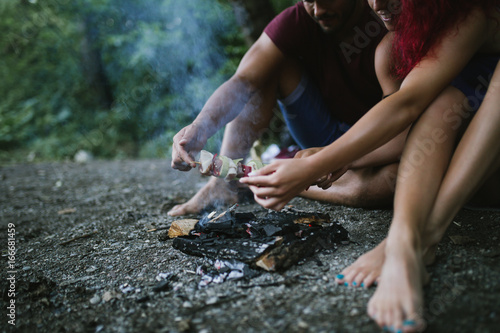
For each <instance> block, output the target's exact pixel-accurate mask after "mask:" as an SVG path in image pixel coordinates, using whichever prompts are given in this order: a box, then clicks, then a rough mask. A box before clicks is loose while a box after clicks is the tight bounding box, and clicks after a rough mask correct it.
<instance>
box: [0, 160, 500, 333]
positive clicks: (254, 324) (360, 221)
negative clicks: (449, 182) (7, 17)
mask: <svg viewBox="0 0 500 333" xmlns="http://www.w3.org/2000/svg"><path fill="white" fill-rule="evenodd" d="M205 181H206V178H202V177H201V176H199V175H198V174H197V172H194V171H193V172H190V173H180V172H176V171H174V170H171V169H170V167H169V162H168V161H165V160H147V161H114V162H107V161H94V162H90V163H87V164H74V163H54V164H24V165H15V166H4V167H1V168H0V190H1V192H0V193H1V197H0V200H1V211H0V220H1V229H0V234H1V236H2V242H3V245H2V262H3V267H2V271H1V277H0V281H1V284H0V287H1V288H2V292H3V297H2V306H1V307H2V313H3V315H2V317H1V323H0V327H1V331H5V332H10V331H14V330H15V331H20V332H362V333H363V332H377V331H378V328H377V327H376V325H375V324H374V323H373V322H371V321H370V320H369V319H368V317H367V316H366V315H365V308H366V304H367V301H368V299H369V298H370V296H371V295H372V294H373V292H374V289H373V288H371V289H368V290H362V289H354V288H349V287H343V286H337V285H336V284H335V283H334V277H335V276H336V274H338V272H339V271H340V270H341V269H342V268H344V267H345V266H347V265H349V264H350V263H351V262H353V261H354V260H355V259H356V258H357V257H358V256H359V255H361V254H362V253H363V252H365V251H367V250H368V249H370V248H372V247H374V246H375V245H376V244H377V243H378V242H379V241H381V240H382V239H383V237H384V235H385V233H386V232H387V229H388V225H389V222H390V219H391V214H392V212H391V211H390V210H363V209H352V208H346V207H334V206H329V205H325V204H321V203H318V202H313V201H308V200H304V199H294V200H293V201H292V204H293V205H294V206H295V207H296V208H299V209H306V210H316V211H319V212H325V213H329V214H330V216H331V217H332V219H333V220H337V221H339V222H341V223H342V225H343V226H344V227H345V228H346V229H347V230H348V231H349V233H350V237H351V241H352V243H351V244H349V245H345V246H341V247H340V248H339V249H338V250H337V251H336V252H330V253H328V252H321V253H317V254H316V255H314V256H313V257H312V258H310V259H308V260H305V261H303V262H301V263H300V264H298V265H296V266H294V267H292V268H290V269H289V270H287V271H286V272H284V273H282V274H279V273H263V274H262V275H260V276H258V277H255V278H252V279H251V280H248V281H229V282H225V283H222V284H218V285H214V284H211V285H209V286H208V287H205V288H199V287H198V283H199V281H200V276H198V275H195V274H193V271H195V270H196V268H197V266H199V265H202V264H204V263H205V264H206V263H207V260H206V259H203V258H197V257H191V256H188V255H185V254H184V253H181V252H179V251H177V250H175V249H173V248H172V240H163V237H161V236H162V233H164V232H165V229H164V228H167V227H168V226H169V225H170V224H171V223H172V221H174V220H175V219H174V218H171V217H168V216H167V215H166V210H168V208H169V207H171V206H173V205H174V204H175V203H179V202H183V201H185V200H186V199H187V198H189V197H190V196H191V195H193V194H194V193H195V191H196V190H197V189H198V188H199V187H200V186H201V185H202V184H203V183H204V182H205ZM240 209H241V210H242V211H244V210H249V211H250V210H251V211H256V212H258V211H260V210H262V208H260V207H259V206H257V205H256V204H253V203H247V204H243V205H241V206H240ZM9 223H10V224H11V225H10V226H9ZM9 228H10V229H15V235H12V233H11V235H10V236H14V237H11V238H14V242H15V250H16V253H15V257H11V258H9V251H8V250H9V248H8V245H9V244H8V237H9ZM155 228H156V229H161V230H157V231H150V230H151V229H155ZM10 231H12V230H10ZM82 236H85V237H82ZM455 236H459V237H455ZM499 236H500V213H494V212H484V211H483V212H481V211H467V210H463V211H461V212H460V213H459V215H458V216H457V217H456V219H455V221H454V223H453V225H452V226H451V228H450V230H449V231H448V233H447V235H446V237H445V239H444V240H443V242H442V244H441V246H440V247H439V251H438V257H437V262H436V263H435V264H434V265H433V266H431V267H430V268H429V270H430V273H431V283H430V285H429V286H427V287H426V288H425V298H426V309H425V310H426V314H427V315H426V318H427V320H428V322H429V326H428V328H427V331H428V332H498V330H499V328H498V327H499V324H500V245H499ZM453 240H454V241H453ZM12 244H14V243H12V240H11V245H12ZM11 254H12V253H11ZM12 259H14V260H15V262H14V263H13V266H12V267H10V268H9V262H8V261H9V260H12ZM10 271H14V272H15V273H9V272H10ZM162 273H172V274H174V275H175V277H176V279H175V281H173V282H172V283H171V285H170V286H168V287H167V288H165V290H163V291H155V290H154V287H155V286H157V285H158V283H159V280H161V278H162V276H164V275H161V274H162ZM12 277H13V278H14V279H15V280H12V279H10V280H7V279H8V278H12ZM12 292H14V293H15V295H13V294H12ZM12 301H15V303H11V302H12ZM10 304H14V305H15V309H14V310H12V309H7V307H8V306H10V307H11V308H12V306H11V305H10ZM9 314H11V317H10V318H9V316H8V315H9ZM13 314H14V315H15V327H14V326H12V325H11V324H9V320H10V321H11V322H13V321H12V317H13V316H12V315H13Z"/></svg>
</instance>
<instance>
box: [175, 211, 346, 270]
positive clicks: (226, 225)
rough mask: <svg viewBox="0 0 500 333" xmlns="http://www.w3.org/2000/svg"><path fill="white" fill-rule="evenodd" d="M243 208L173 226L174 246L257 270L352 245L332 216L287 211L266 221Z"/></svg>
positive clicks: (271, 213)
mask: <svg viewBox="0 0 500 333" xmlns="http://www.w3.org/2000/svg"><path fill="white" fill-rule="evenodd" d="M236 207H237V205H235V206H233V207H231V208H229V209H228V210H226V211H224V212H222V213H220V214H217V213H216V212H212V213H211V214H209V215H208V216H206V217H204V218H202V219H201V220H199V221H197V220H180V221H175V222H173V223H172V226H171V227H170V230H169V236H170V237H171V238H175V239H174V242H173V247H174V248H176V249H178V250H180V251H182V252H184V253H186V254H189V255H195V256H200V257H207V258H210V259H214V260H216V259H218V260H236V261H239V262H243V263H245V264H248V265H249V266H250V267H251V268H262V269H264V270H267V271H284V270H286V269H287V268H289V267H290V266H292V265H294V264H295V263H297V262H298V261H300V260H301V259H303V258H306V257H309V256H311V255H313V254H314V253H316V252H317V251H320V250H323V249H328V250H335V249H336V248H337V246H338V245H339V244H342V243H346V242H348V241H349V238H348V233H347V231H346V230H345V229H344V228H343V227H342V226H341V225H340V224H339V223H338V222H331V220H330V216H329V215H328V214H319V213H311V212H304V211H298V210H294V209H290V208H288V209H284V210H282V211H281V212H275V211H269V212H268V213H267V214H265V215H264V216H262V217H257V216H256V215H255V214H253V213H238V212H236Z"/></svg>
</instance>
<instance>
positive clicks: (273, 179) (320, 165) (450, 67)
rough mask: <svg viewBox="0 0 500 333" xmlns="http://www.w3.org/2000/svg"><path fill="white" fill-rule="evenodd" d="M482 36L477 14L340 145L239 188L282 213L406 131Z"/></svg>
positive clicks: (270, 169) (266, 171) (277, 166)
mask: <svg viewBox="0 0 500 333" xmlns="http://www.w3.org/2000/svg"><path fill="white" fill-rule="evenodd" d="M486 35H487V19H486V17H485V15H484V13H483V12H482V11H480V10H476V11H474V12H472V13H471V14H470V15H469V17H468V18H467V19H466V20H463V21H461V23H460V25H459V26H458V27H457V28H456V29H453V31H451V32H449V33H448V34H447V35H446V36H445V37H444V38H443V40H442V42H441V44H440V45H438V46H436V47H435V48H434V49H433V50H432V54H430V55H428V56H426V57H425V58H424V59H423V60H422V61H421V62H420V63H419V64H418V65H417V66H416V67H415V68H414V69H413V70H412V71H411V72H410V73H409V74H408V76H407V77H406V78H405V79H404V81H403V83H402V85H401V88H400V90H399V91H397V92H396V93H394V94H392V95H391V96H389V97H387V98H385V99H384V100H382V101H381V102H380V103H378V104H377V105H375V106H374V107H373V108H372V109H371V110H370V111H369V112H368V113H367V114H366V115H365V116H363V117H362V118H361V119H360V120H359V121H358V122H357V123H356V124H355V125H354V126H353V127H352V128H351V129H350V130H349V131H347V132H346V133H345V134H344V135H343V136H342V137H340V138H339V139H338V140H336V141H335V142H333V143H332V144H330V145H329V146H327V147H325V148H324V149H322V150H321V152H320V153H317V154H314V155H312V156H309V157H307V158H303V159H297V160H295V159H294V160H289V161H286V160H283V161H277V162H275V163H273V164H271V165H269V166H267V167H265V168H263V169H261V170H259V172H258V173H257V174H258V176H254V177H248V178H246V179H242V180H241V182H243V183H247V184H249V185H259V187H256V186H253V187H251V189H252V190H253V191H254V194H255V197H256V200H257V202H259V203H260V204H261V205H263V206H264V207H267V208H273V209H281V208H282V207H283V206H284V205H285V204H286V202H288V201H289V200H290V199H291V198H293V197H294V196H296V195H297V194H298V193H300V192H301V191H303V190H304V189H305V188H307V186H309V185H310V184H311V183H313V182H314V181H315V180H316V179H318V178H320V177H321V176H322V175H325V174H327V173H329V172H333V171H335V170H339V169H342V168H344V167H345V166H346V165H349V164H350V163H352V162H353V161H355V160H357V159H359V158H361V157H362V156H364V155H365V154H367V153H369V152H371V151H373V150H374V149H376V148H378V147H380V146H382V145H383V144H385V143H387V142H388V141H389V140H391V139H392V138H394V137H395V136H396V135H398V134H399V133H401V132H402V131H404V130H405V129H406V128H408V126H410V125H411V124H412V123H413V122H414V121H415V120H416V119H417V118H418V117H419V116H420V115H421V114H422V113H423V112H424V111H425V109H426V108H427V107H428V106H429V105H430V103H431V102H432V101H433V100H434V99H435V98H436V97H437V96H438V95H439V93H440V92H441V91H442V90H443V89H444V88H445V87H446V86H448V85H449V83H450V82H451V81H452V79H453V78H455V77H456V76H457V75H458V74H459V73H460V71H461V70H462V69H463V68H464V67H465V65H466V64H467V63H468V62H469V60H470V59H471V58H472V56H473V55H474V54H475V53H476V52H477V51H478V50H479V48H480V47H481V46H482V44H484V41H485V38H486Z"/></svg>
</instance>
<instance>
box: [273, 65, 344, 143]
mask: <svg viewBox="0 0 500 333" xmlns="http://www.w3.org/2000/svg"><path fill="white" fill-rule="evenodd" d="M278 103H279V105H280V108H281V112H282V113H283V117H284V118H285V122H286V124H287V126H288V129H289V131H290V134H291V136H292V137H293V139H294V140H295V142H296V143H297V144H298V145H299V146H300V148H302V149H306V148H311V147H324V146H327V145H329V144H330V143H332V142H333V141H335V140H337V139H338V138H339V137H340V136H341V135H342V134H344V133H345V132H347V130H348V129H349V128H350V127H351V126H350V125H348V124H347V123H344V122H342V121H339V120H338V119H335V118H334V117H333V116H332V113H331V111H330V109H329V108H328V106H327V105H326V103H325V102H324V99H323V97H322V96H321V93H320V91H319V89H318V88H317V87H316V85H315V84H314V83H313V82H312V81H311V80H310V79H309V78H308V77H307V75H303V76H302V78H301V81H300V83H299V85H298V86H297V88H296V89H295V90H294V91H293V92H292V93H291V94H290V95H289V96H287V97H286V98H284V99H281V100H279V101H278Z"/></svg>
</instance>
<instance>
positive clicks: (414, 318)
mask: <svg viewBox="0 0 500 333" xmlns="http://www.w3.org/2000/svg"><path fill="white" fill-rule="evenodd" d="M422 258H423V256H422V253H421V251H420V249H419V248H418V246H413V245H412V243H411V242H408V241H404V240H403V238H400V239H398V240H395V242H393V241H392V240H390V241H387V242H386V247H385V262H384V265H383V267H382V272H381V275H380V278H379V282H378V286H377V290H376V291H375V294H374V295H373V296H372V298H371V299H370V302H369V303H368V315H369V316H370V317H371V318H372V319H373V320H375V321H376V322H377V324H378V325H379V326H380V327H381V328H384V329H388V330H390V331H391V332H418V331H421V330H422V329H423V328H424V327H425V322H424V319H423V313H422V309H423V290H422V286H423V285H424V283H427V280H428V279H429V276H428V274H427V271H426V270H425V266H424V263H423V259H422Z"/></svg>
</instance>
